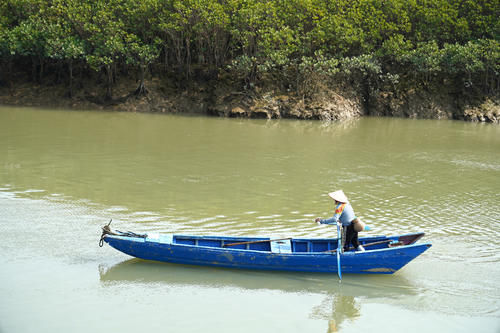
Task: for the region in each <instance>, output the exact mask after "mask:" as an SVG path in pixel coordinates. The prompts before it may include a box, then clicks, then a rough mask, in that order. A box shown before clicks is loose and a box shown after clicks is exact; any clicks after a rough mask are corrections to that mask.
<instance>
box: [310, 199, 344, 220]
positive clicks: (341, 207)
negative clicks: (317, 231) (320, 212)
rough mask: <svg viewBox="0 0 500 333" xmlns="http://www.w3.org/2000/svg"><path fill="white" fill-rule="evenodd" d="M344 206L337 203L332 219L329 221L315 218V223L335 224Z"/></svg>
mask: <svg viewBox="0 0 500 333" xmlns="http://www.w3.org/2000/svg"><path fill="white" fill-rule="evenodd" d="M343 205H345V204H342V203H339V204H338V205H337V207H335V214H333V217H331V218H329V219H321V218H319V217H318V218H316V220H315V221H316V223H318V224H330V225H331V224H337V222H338V221H339V219H340V215H342V211H343V209H344V206H343Z"/></svg>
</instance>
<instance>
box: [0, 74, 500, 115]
mask: <svg viewBox="0 0 500 333" xmlns="http://www.w3.org/2000/svg"><path fill="white" fill-rule="evenodd" d="M135 85H136V82H135V80H134V79H133V78H124V77H122V78H120V80H119V81H117V83H116V84H115V85H114V86H113V97H112V98H111V99H106V98H105V97H104V95H103V93H102V92H103V91H104V90H105V89H106V86H105V84H104V83H101V84H96V83H95V81H94V80H89V82H79V84H78V85H77V87H76V88H73V89H74V92H73V96H72V97H69V93H68V85H67V84H63V83H61V84H37V83H33V82H31V81H29V80H17V81H13V82H10V83H9V84H8V85H2V86H0V104H1V105H12V106H35V107H50V108H67V109H90V110H108V111H129V112H154V113H192V114H204V115H212V116H220V117H243V118H267V119H280V118H294V119H312V120H329V121H342V120H348V119H355V118H359V117H363V116H380V117H400V118H418V119H455V120H464V121H474V122H488V123H497V124H498V123H499V122H500V99H499V98H498V96H479V97H478V96H476V97H474V98H472V97H470V96H469V97H464V96H463V95H460V94H456V93H453V92H451V91H446V90H443V91H439V92H438V91H430V90H424V89H420V90H417V89H414V88H412V89H408V90H407V91H397V92H395V91H384V90H378V91H376V92H372V93H371V94H369V95H366V94H363V93H360V92H359V89H355V88H353V87H348V86H347V85H345V84H344V85H341V84H339V85H337V86H336V87H328V88H327V87H323V88H322V90H320V91H319V92H317V93H315V94H313V95H312V96H311V97H308V98H304V97H302V98H301V97H300V96H297V94H296V93H294V92H289V91H284V92H283V91H279V89H276V87H273V85H272V84H271V83H269V82H267V83H263V84H262V85H261V86H258V87H253V89H251V90H245V89H236V88H235V84H234V82H231V81H230V80H227V79H221V80H192V81H191V82H189V84H184V85H183V86H182V87H179V86H178V82H176V81H175V80H174V79H172V78H156V77H153V78H149V79H146V80H145V87H146V89H147V93H145V94H141V95H137V94H135V92H134V91H131V87H134V86H135ZM357 90H358V91H357Z"/></svg>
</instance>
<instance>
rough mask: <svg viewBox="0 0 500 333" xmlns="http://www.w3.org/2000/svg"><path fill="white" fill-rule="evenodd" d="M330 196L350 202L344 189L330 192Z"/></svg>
mask: <svg viewBox="0 0 500 333" xmlns="http://www.w3.org/2000/svg"><path fill="white" fill-rule="evenodd" d="M328 196H329V197H330V198H332V199H333V200H335V201H338V202H342V203H348V202H349V200H347V197H346V195H345V194H344V191H342V190H338V191H335V192H330V193H328Z"/></svg>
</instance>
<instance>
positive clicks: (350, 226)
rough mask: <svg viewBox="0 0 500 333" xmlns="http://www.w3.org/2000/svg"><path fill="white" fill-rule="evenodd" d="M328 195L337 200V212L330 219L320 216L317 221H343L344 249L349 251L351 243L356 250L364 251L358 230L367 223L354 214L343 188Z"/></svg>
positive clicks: (319, 222)
mask: <svg viewBox="0 0 500 333" xmlns="http://www.w3.org/2000/svg"><path fill="white" fill-rule="evenodd" d="M328 196H329V197H330V198H332V199H333V200H335V213H334V214H333V217H331V218H329V219H322V218H320V217H318V218H316V219H315V222H316V223H318V224H330V225H331V224H337V223H341V224H342V228H343V234H344V235H345V243H344V251H348V249H349V246H350V245H351V244H352V246H353V247H354V248H355V249H356V251H364V250H365V249H364V248H363V246H362V245H361V244H359V240H358V232H359V231H362V230H364V229H365V224H364V223H363V222H361V220H360V219H359V218H358V217H356V215H355V214H354V209H353V208H352V206H351V204H350V203H349V200H347V196H346V195H345V194H344V192H343V191H342V190H339V191H335V192H331V193H328Z"/></svg>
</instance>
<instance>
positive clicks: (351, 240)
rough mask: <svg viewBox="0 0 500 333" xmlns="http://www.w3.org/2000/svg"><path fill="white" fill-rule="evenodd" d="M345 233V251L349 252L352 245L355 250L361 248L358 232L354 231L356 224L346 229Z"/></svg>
mask: <svg viewBox="0 0 500 333" xmlns="http://www.w3.org/2000/svg"><path fill="white" fill-rule="evenodd" d="M343 231H344V233H345V244H344V251H348V250H349V245H350V244H352V246H354V248H357V247H358V246H359V240H358V232H357V231H356V230H354V224H352V223H351V224H349V225H348V226H347V227H344V230H343Z"/></svg>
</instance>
